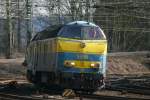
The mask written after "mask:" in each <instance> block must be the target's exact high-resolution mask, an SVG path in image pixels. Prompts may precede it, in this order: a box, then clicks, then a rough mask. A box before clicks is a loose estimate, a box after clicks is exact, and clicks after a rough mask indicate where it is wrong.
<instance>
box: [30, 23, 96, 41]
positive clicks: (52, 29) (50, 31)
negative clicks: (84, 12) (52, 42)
mask: <svg viewBox="0 0 150 100" xmlns="http://www.w3.org/2000/svg"><path fill="white" fill-rule="evenodd" d="M63 26H79V27H84V26H93V27H97V25H95V24H94V23H91V22H86V21H74V22H70V23H68V24H66V25H52V26H49V27H47V28H46V29H45V30H43V31H41V32H38V33H37V34H36V35H35V36H34V37H33V39H32V40H31V41H37V40H43V39H47V38H53V37H57V35H58V32H59V30H60V29H61V28H62V27H63Z"/></svg>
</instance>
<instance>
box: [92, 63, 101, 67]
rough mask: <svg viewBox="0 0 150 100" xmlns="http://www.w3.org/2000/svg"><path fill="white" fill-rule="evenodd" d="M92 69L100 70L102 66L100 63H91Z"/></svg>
mask: <svg viewBox="0 0 150 100" xmlns="http://www.w3.org/2000/svg"><path fill="white" fill-rule="evenodd" d="M91 67H92V68H99V67H100V64H99V63H91Z"/></svg>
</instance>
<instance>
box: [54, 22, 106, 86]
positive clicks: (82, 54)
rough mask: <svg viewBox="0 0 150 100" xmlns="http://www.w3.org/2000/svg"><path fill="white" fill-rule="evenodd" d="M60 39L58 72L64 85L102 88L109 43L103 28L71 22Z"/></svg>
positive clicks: (60, 32) (61, 32) (62, 31)
mask: <svg viewBox="0 0 150 100" xmlns="http://www.w3.org/2000/svg"><path fill="white" fill-rule="evenodd" d="M58 36H59V37H58V41H57V52H58V71H59V72H60V73H61V80H62V82H61V84H63V85H62V86H65V87H68V86H71V87H73V88H75V89H81V88H83V89H92V88H93V89H94V88H98V87H100V86H103V85H104V77H105V73H106V54H107V40H106V37H105V35H104V33H103V31H102V30H101V29H100V27H98V26H97V25H95V24H92V23H88V22H83V21H77V22H72V23H69V24H67V25H66V26H64V27H63V28H62V29H61V30H60V31H59V34H58ZM73 83H74V84H73Z"/></svg>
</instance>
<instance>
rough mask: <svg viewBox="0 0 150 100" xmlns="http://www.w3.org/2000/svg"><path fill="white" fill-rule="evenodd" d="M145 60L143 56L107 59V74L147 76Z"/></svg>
mask: <svg viewBox="0 0 150 100" xmlns="http://www.w3.org/2000/svg"><path fill="white" fill-rule="evenodd" d="M147 59H148V58H147V57H144V56H123V57H108V63H107V66H108V69H107V74H149V73H150V64H149V63H147V62H146V60H147Z"/></svg>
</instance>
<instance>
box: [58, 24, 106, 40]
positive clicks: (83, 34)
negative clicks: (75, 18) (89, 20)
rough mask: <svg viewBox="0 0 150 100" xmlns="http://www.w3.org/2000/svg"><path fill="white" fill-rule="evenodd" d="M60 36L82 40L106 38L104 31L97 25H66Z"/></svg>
mask: <svg viewBox="0 0 150 100" xmlns="http://www.w3.org/2000/svg"><path fill="white" fill-rule="evenodd" d="M58 36H60V37H65V38H73V39H82V40H99V39H106V37H105V35H104V33H103V31H102V30H101V29H100V28H99V27H95V26H94V27H93V26H75V25H74V26H64V27H63V28H62V29H61V30H60V32H59V34H58Z"/></svg>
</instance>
